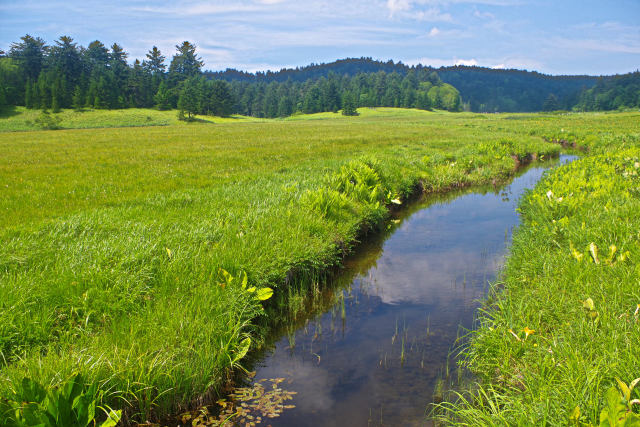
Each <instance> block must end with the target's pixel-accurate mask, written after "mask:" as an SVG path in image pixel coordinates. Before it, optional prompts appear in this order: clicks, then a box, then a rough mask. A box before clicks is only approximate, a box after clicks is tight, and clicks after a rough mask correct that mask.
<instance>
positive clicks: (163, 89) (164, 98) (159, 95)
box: [153, 82, 171, 111]
mask: <svg viewBox="0 0 640 427" xmlns="http://www.w3.org/2000/svg"><path fill="white" fill-rule="evenodd" d="M153 100H154V101H155V103H156V108H157V109H158V110H161V111H162V110H168V109H170V108H171V104H170V101H169V90H168V89H167V85H166V84H165V82H162V83H160V86H159V87H158V92H156V94H155V96H154V97H153Z"/></svg>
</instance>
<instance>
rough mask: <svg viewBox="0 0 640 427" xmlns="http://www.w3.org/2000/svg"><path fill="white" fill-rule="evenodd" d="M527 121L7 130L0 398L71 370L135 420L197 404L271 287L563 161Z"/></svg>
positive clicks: (361, 120) (1, 166)
mask: <svg viewBox="0 0 640 427" xmlns="http://www.w3.org/2000/svg"><path fill="white" fill-rule="evenodd" d="M131 112H133V113H135V112H136V111H135V110H134V111H131ZM142 114H145V113H142ZM510 117H515V118H516V119H517V120H513V119H511V118H510ZM582 117H583V116H570V117H566V118H563V119H562V120H567V121H568V122H569V123H572V121H574V120H583V118H582ZM611 117H612V120H614V121H616V120H617V122H618V123H619V124H620V125H625V124H626V123H633V120H634V117H633V116H632V115H618V116H611ZM553 119H554V118H552V119H551V120H550V122H551V123H554V125H555V122H554V121H553ZM538 120H540V116H537V115H534V116H531V117H529V116H513V115H511V116H500V115H474V114H459V115H457V114H446V113H429V112H422V111H411V110H393V109H379V110H364V111H363V114H362V115H361V116H359V117H353V118H345V117H341V116H339V117H335V115H326V114H325V115H312V116H309V117H296V118H294V119H291V120H286V121H283V120H278V121H261V122H249V121H246V122H244V121H232V120H230V121H228V122H226V123H219V124H218V123H216V125H215V126H212V125H210V124H208V123H202V122H201V123H191V124H189V125H185V124H176V125H168V126H163V127H137V128H118V129H99V130H62V131H40V132H18V133H8V132H7V133H2V134H0V151H1V152H3V154H4V156H3V157H2V159H0V182H1V183H2V186H0V195H1V196H2V197H1V198H0V211H1V212H2V213H3V215H2V216H1V219H0V241H1V242H2V245H1V246H0V294H2V295H3V300H2V301H1V302H0V352H1V355H2V357H0V364H1V365H0V366H1V370H0V396H1V397H2V398H3V399H9V402H7V401H5V400H2V401H0V407H2V406H4V409H7V408H10V407H11V406H12V405H14V403H15V402H21V401H22V400H21V398H22V397H23V396H22V395H21V394H20V393H24V390H22V389H21V387H20V384H21V381H22V379H23V378H31V379H33V380H34V381H36V382H37V383H40V384H44V385H56V384H60V383H61V382H64V381H66V380H67V379H68V378H69V377H70V376H71V375H72V374H74V373H78V372H79V373H81V374H82V376H83V378H84V379H85V381H86V382H88V383H90V384H96V385H98V387H99V389H100V390H102V392H103V394H101V395H100V400H101V401H102V402H103V403H106V404H110V405H112V406H114V407H117V408H123V409H125V410H126V411H127V412H128V414H129V416H131V417H132V418H134V419H139V420H144V419H149V418H151V417H154V416H158V415H163V414H167V413H172V412H175V411H177V410H180V409H181V408H184V407H185V406H188V405H189V404H191V403H197V401H198V399H199V398H202V397H203V396H205V395H206V394H207V393H208V392H210V391H212V390H213V391H214V392H215V390H216V389H217V388H218V387H220V386H221V384H222V382H223V381H224V379H225V377H226V375H227V374H228V372H229V370H230V369H232V368H234V367H237V366H238V365H239V364H241V360H242V357H243V356H244V354H245V353H246V351H247V349H248V348H249V347H254V348H255V347H257V346H259V345H260V341H261V336H262V335H263V332H264V331H259V330H257V329H256V326H255V325H256V323H255V319H256V318H257V317H259V316H261V315H263V310H262V304H263V301H262V300H263V299H264V298H266V297H268V296H269V291H268V288H275V291H276V292H282V291H283V290H284V289H286V285H287V283H288V281H289V280H290V279H291V278H293V277H297V278H303V277H305V276H306V275H308V276H313V275H314V274H316V273H317V272H318V271H322V270H325V269H327V268H329V267H330V266H332V265H334V264H336V263H337V262H339V260H340V258H341V256H342V255H343V254H344V253H345V251H348V250H349V249H350V248H351V247H352V246H353V245H354V244H356V243H357V238H358V236H359V235H361V233H362V232H363V231H365V230H368V229H372V228H375V227H377V226H378V225H379V224H380V223H381V222H382V221H383V220H384V218H385V216H386V212H387V206H388V205H390V204H395V203H398V202H400V201H402V200H404V199H405V198H406V197H407V196H408V195H409V194H410V193H411V192H413V191H414V190H415V188H416V186H419V185H421V186H422V187H423V188H424V189H425V190H426V191H440V190H444V189H447V188H451V187H456V186H465V185H471V184H474V183H489V182H492V181H494V180H500V179H504V178H506V177H507V176H509V175H510V174H512V173H513V171H514V165H515V163H514V158H515V159H516V160H517V159H521V160H524V159H527V158H529V157H531V156H530V155H531V154H533V153H535V154H536V157H538V158H541V157H549V156H552V155H555V154H557V153H558V151H559V150H560V146H559V145H555V144H549V143H547V142H545V141H544V140H543V139H542V138H541V137H540V136H538V135H537V134H536V133H535V132H538V130H539V128H540V126H539V125H538V123H537V121H538ZM225 271H226V272H229V275H226V274H225V273H224V272H225ZM245 273H246V275H247V285H246V286H244V285H243V278H244V274H245ZM254 287H255V289H254ZM96 395H97V394H96ZM11 402H14V403H11ZM0 409H1V408H0ZM14 413H15V412H11V411H10V412H8V413H7V414H8V415H5V417H6V416H13V415H12V414H14ZM3 422H5V423H6V422H8V418H5V420H3Z"/></svg>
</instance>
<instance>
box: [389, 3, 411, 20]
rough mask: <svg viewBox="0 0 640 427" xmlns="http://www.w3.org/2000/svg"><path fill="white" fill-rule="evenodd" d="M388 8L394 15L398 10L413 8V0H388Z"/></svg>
mask: <svg viewBox="0 0 640 427" xmlns="http://www.w3.org/2000/svg"><path fill="white" fill-rule="evenodd" d="M387 8H389V12H390V13H391V16H393V15H394V14H396V13H397V12H402V11H406V10H409V9H411V2H410V0H387Z"/></svg>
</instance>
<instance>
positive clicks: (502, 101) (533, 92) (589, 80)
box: [205, 58, 598, 112]
mask: <svg viewBox="0 0 640 427" xmlns="http://www.w3.org/2000/svg"><path fill="white" fill-rule="evenodd" d="M412 69H413V70H416V71H420V70H430V71H436V72H437V73H438V75H439V76H440V78H441V79H442V81H443V82H444V83H449V84H450V85H452V86H454V87H456V88H457V89H458V90H459V91H460V95H461V97H462V101H463V102H464V103H465V104H466V107H467V108H468V109H471V110H472V111H483V112H494V111H541V110H543V109H571V108H572V107H573V106H574V105H576V103H577V102H578V99H579V96H580V92H581V91H582V90H584V89H588V88H590V87H592V86H594V85H595V84H596V81H597V80H598V77H593V76H550V75H546V74H541V73H537V72H535V71H522V70H504V69H493V68H485V67H469V66H453V67H441V68H437V69H436V68H432V67H428V66H423V65H417V66H411V67H410V66H408V65H405V64H403V63H401V62H397V63H395V62H393V61H387V62H381V61H375V60H373V59H371V58H347V59H341V60H338V61H335V62H331V63H328V64H311V65H309V66H306V67H300V68H295V69H291V68H289V69H282V70H280V71H277V72H273V71H267V72H258V73H255V74H253V73H246V72H242V71H238V70H234V69H227V70H225V71H220V72H212V71H206V72H205V75H206V76H208V77H209V78H215V79H222V80H227V81H245V82H255V81H262V82H272V81H278V82H284V81H287V80H291V81H306V80H309V79H318V78H320V77H327V76H328V75H329V74H330V73H335V74H337V75H344V74H347V75H351V76H353V75H356V74H359V73H375V72H378V71H384V72H385V73H393V72H396V73H399V74H401V75H405V74H406V73H408V72H409V71H410V70H412Z"/></svg>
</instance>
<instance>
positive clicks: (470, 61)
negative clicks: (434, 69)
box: [453, 58, 478, 67]
mask: <svg viewBox="0 0 640 427" xmlns="http://www.w3.org/2000/svg"><path fill="white" fill-rule="evenodd" d="M453 65H466V66H469V67H472V66H475V65H478V61H477V60H475V59H474V58H471V59H456V60H455V62H454V63H453Z"/></svg>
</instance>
